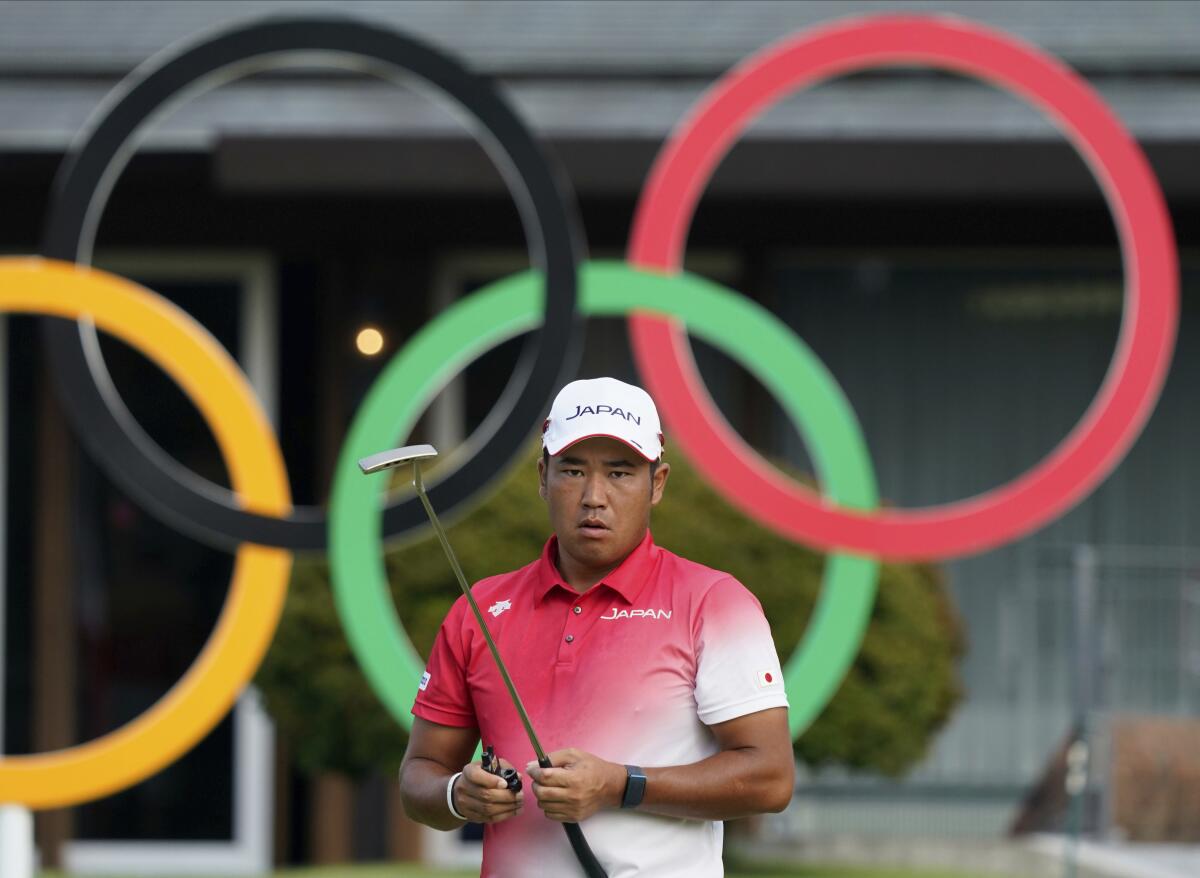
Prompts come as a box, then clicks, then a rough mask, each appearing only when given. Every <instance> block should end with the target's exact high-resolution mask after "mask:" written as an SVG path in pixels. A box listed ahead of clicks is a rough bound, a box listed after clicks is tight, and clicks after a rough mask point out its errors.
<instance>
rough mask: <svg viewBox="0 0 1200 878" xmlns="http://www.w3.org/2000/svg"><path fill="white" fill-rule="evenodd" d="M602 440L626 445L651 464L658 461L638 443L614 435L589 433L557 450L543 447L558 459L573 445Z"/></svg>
mask: <svg viewBox="0 0 1200 878" xmlns="http://www.w3.org/2000/svg"><path fill="white" fill-rule="evenodd" d="M600 438H604V439H615V440H617V441H618V442H620V443H621V444H622V445H626V446H628V447H629V448H631V449H633V450H634V451H636V452H637V453H638V456H639V457H641V458H642V459H643V460H645V461H647V462H649V463H654V461H656V460H658V458H657V457H651V456H650V455H648V454H647V453H646V452H645V451H643V450H642V449H641V448H638V446H637V443H636V442H633V441H632V440H630V439H627V438H626V437H624V436H617V435H616V434H614V433H588V434H587V435H586V436H578V437H573V438H571V439H568V440H567V441H566V442H564V443H562V445H560V446H559V447H558V448H557V449H554V448H551V447H550V446H549V445H545V444H543V445H542V447H543V448H545V449H546V450H547V451H548V452H550V456H551V457H556V456H558V455H560V454H562V453H563V452H564V451H566V450H567V449H568V448H570V447H571V446H572V445H578V444H579V443H580V442H583V441H584V440H585V439H600ZM660 456H661V453H660Z"/></svg>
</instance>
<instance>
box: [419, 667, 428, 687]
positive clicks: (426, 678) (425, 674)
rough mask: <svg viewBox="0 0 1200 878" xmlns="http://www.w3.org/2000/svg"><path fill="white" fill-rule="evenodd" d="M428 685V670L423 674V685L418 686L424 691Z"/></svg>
mask: <svg viewBox="0 0 1200 878" xmlns="http://www.w3.org/2000/svg"><path fill="white" fill-rule="evenodd" d="M428 685H429V671H426V672H425V673H423V674H422V675H421V685H420V686H418V687H417V688H418V689H420V690H421V691H422V692H424V691H425V687H427V686H428Z"/></svg>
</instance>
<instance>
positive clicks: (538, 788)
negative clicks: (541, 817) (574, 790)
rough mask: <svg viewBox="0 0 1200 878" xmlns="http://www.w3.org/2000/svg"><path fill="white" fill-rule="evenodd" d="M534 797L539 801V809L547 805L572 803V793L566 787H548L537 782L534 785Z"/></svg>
mask: <svg viewBox="0 0 1200 878" xmlns="http://www.w3.org/2000/svg"><path fill="white" fill-rule="evenodd" d="M533 795H534V796H535V797H536V798H537V800H538V807H541V806H543V805H545V804H547V803H554V802H568V801H571V798H572V797H571V791H570V790H568V789H566V788H565V787H546V786H542V785H541V784H539V783H538V782H537V781H534V783H533Z"/></svg>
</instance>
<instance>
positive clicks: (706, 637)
mask: <svg viewBox="0 0 1200 878" xmlns="http://www.w3.org/2000/svg"><path fill="white" fill-rule="evenodd" d="M693 626H694V627H693V630H694V632H695V633H694V637H695V642H696V654H697V661H696V690H695V692H696V711H697V715H698V716H699V717H700V721H701V722H703V723H704V724H705V725H710V726H711V725H716V724H717V723H722V722H726V721H727V720H731V719H736V718H737V717H739V716H745V715H746V714H750V713H757V712H758V711H760V710H766V709H767V708H771V707H787V706H788V702H787V694H786V693H785V692H784V688H783V673H782V671H781V669H780V667H779V655H778V653H777V652H776V651H775V641H774V640H773V639H772V637H771V627H770V626H769V625H768V624H767V618H766V616H764V615H763V611H762V606H761V605H760V604H759V602H758V599H757V598H756V597H754V595H753V594H751V593H750V591H749V590H748V589H747V588H746V587H745V586H744V585H742V584H741V583H740V582H738V581H737V580H736V579H733V578H732V577H730V578H727V579H723V580H721V581H720V582H718V583H716V584H715V585H714V586H713V587H712V588H711V589H709V591H708V593H707V594H706V595H705V596H704V598H703V600H702V601H701V603H700V608H699V610H698V611H697V616H696V619H695V621H694V622H693Z"/></svg>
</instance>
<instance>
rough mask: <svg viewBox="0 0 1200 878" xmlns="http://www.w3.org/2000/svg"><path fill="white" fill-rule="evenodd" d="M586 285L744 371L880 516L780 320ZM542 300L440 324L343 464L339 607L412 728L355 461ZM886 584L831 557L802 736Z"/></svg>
mask: <svg viewBox="0 0 1200 878" xmlns="http://www.w3.org/2000/svg"><path fill="white" fill-rule="evenodd" d="M580 283H581V298H580V308H581V310H582V312H583V313H584V314H589V315H593V316H598V317H599V316H603V317H622V316H625V315H626V314H627V313H629V312H630V311H633V310H637V311H643V312H651V313H654V314H659V315H662V316H665V317H670V318H676V319H680V320H682V321H683V322H684V323H685V324H686V327H687V330H688V331H689V332H690V333H692V334H694V335H695V336H697V337H698V338H701V339H703V340H704V341H706V342H708V343H709V344H711V345H713V346H714V347H717V348H719V349H720V350H722V351H724V352H725V353H726V354H727V355H728V356H730V357H731V358H733V359H735V360H737V361H738V362H739V363H741V365H742V366H743V367H744V368H746V369H747V370H748V371H749V372H750V373H751V374H753V375H754V376H755V377H756V378H757V379H758V380H759V381H761V382H762V383H763V385H764V386H765V387H766V388H767V389H768V390H770V391H771V392H772V393H774V394H775V396H776V397H777V398H778V399H779V400H780V402H781V404H782V405H783V408H784V410H785V411H786V412H787V413H788V416H789V417H790V418H791V419H792V422H793V423H794V424H795V425H796V427H797V429H798V430H799V431H800V434H801V436H803V437H804V439H805V440H806V441H807V442H808V444H809V446H810V448H811V449H812V459H813V462H814V465H815V467H816V470H817V475H818V476H819V478H820V480H821V484H822V486H823V487H824V490H825V491H826V492H827V493H828V496H829V497H830V499H831V500H834V501H836V502H837V503H839V504H841V505H844V506H849V507H853V508H857V509H861V510H871V509H874V508H876V506H877V505H878V495H877V487H876V483H875V472H874V469H873V468H872V466H871V461H870V458H869V456H868V454H867V448H866V443H865V442H864V440H863V436H862V433H861V431H860V429H859V425H858V420H857V419H856V418H855V416H854V412H853V410H852V409H851V408H850V405H849V403H848V402H847V401H846V398H845V396H844V395H843V394H842V391H841V388H840V387H839V386H838V384H837V382H836V381H835V380H834V378H833V376H832V375H830V373H829V371H828V370H827V369H826V368H825V366H824V365H823V364H822V363H821V361H820V360H819V359H817V357H816V355H814V354H813V352H812V351H811V350H810V349H809V348H808V347H807V346H806V345H805V344H804V343H803V342H802V341H801V340H800V339H799V338H798V337H797V336H796V335H795V333H793V332H792V331H791V330H790V329H788V327H786V326H785V325H784V324H783V323H781V322H780V321H779V319H778V318H776V317H775V316H774V315H773V314H771V313H770V312H769V311H767V310H765V309H763V308H762V307H761V306H759V305H757V304H756V303H754V302H752V301H750V300H749V299H745V298H743V297H741V296H737V295H733V294H731V293H730V292H729V291H728V290H726V289H725V288H723V287H721V286H719V285H717V284H714V283H712V282H710V281H707V280H704V279H702V278H699V277H696V276H695V275H689V274H679V275H674V276H665V275H659V274H652V273H649V272H646V271H641V270H638V269H635V268H632V267H631V266H629V265H628V264H627V263H624V262H616V261H604V262H590V263H587V264H586V265H584V266H582V267H581V269H580ZM541 299H542V282H541V279H540V277H539V276H538V275H537V274H536V273H534V272H533V271H526V272H523V273H521V274H517V275H513V276H511V277H508V278H505V279H503V280H499V281H496V282H495V283H492V284H489V285H488V286H486V287H484V288H483V289H481V290H480V291H478V292H476V293H474V294H473V295H471V296H470V297H468V298H466V299H463V300H462V301H460V302H458V303H457V304H455V305H454V306H453V307H451V308H449V309H448V310H446V311H445V312H443V313H442V314H440V315H439V316H438V317H437V318H436V319H434V320H433V321H431V322H430V323H428V324H427V325H426V326H425V327H423V328H422V330H421V331H420V332H419V333H417V335H416V336H414V337H413V338H412V339H411V340H410V342H409V343H408V344H407V345H406V346H405V347H404V348H403V350H401V351H400V352H399V353H398V354H397V355H396V356H395V357H394V358H393V359H392V360H391V362H389V363H388V365H387V366H386V367H385V368H384V370H383V372H382V374H381V375H380V376H379V378H378V379H377V380H376V382H375V384H374V385H373V386H372V388H371V390H370V392H369V393H368V394H367V396H366V399H365V400H364V402H363V404H362V406H361V408H360V409H359V410H358V414H357V415H356V416H355V418H354V422H353V423H352V424H351V426H350V431H349V434H348V436H347V438H346V443H345V445H343V447H342V451H341V454H340V456H339V458H338V463H337V470H336V472H335V475H334V485H333V496H332V499H331V501H330V518H329V528H330V540H329V545H330V554H329V558H330V565H331V570H332V573H333V577H332V578H333V591H334V598H335V601H336V604H337V608H338V613H339V614H340V616H341V619H342V624H343V625H344V627H345V629H346V636H347V638H348V640H349V642H350V646H351V648H352V649H353V650H354V653H355V655H356V656H357V657H358V660H359V663H360V664H361V665H362V668H363V671H364V673H365V674H366V675H367V678H368V680H370V682H371V685H372V686H373V687H374V689H375V691H376V692H377V693H378V694H379V696H380V698H381V699H382V701H383V703H384V705H385V706H386V707H387V709H388V710H389V711H390V712H391V714H392V715H393V716H394V717H395V718H396V719H397V720H398V721H399V722H400V724H401V725H402V726H404V728H406V729H407V728H411V726H412V716H411V714H410V710H411V708H412V704H413V699H414V698H415V696H416V692H417V682H418V680H419V678H420V676H421V672H422V670H423V669H424V662H423V661H422V660H421V657H420V656H419V655H418V654H417V651H416V649H415V648H414V647H413V645H412V642H411V641H410V640H409V638H408V635H407V634H406V633H405V630H404V626H403V624H402V623H401V621H400V618H399V615H398V614H397V612H396V608H395V606H394V605H393V603H392V600H391V593H390V591H389V588H388V579H387V571H386V568H385V566H384V563H383V553H382V552H381V551H380V546H379V541H380V534H381V528H382V521H381V514H382V509H383V501H384V500H385V498H384V497H383V496H382V495H381V493H380V487H379V486H380V485H381V484H382V485H386V481H376V482H371V481H368V480H367V479H364V478H362V476H361V475H360V474H359V471H358V467H357V466H356V464H355V461H357V460H358V459H359V458H361V457H365V456H366V455H368V454H371V453H373V452H376V451H378V450H379V449H380V448H384V447H388V446H390V445H396V444H398V442H399V441H400V440H402V439H403V438H406V437H407V436H408V434H409V431H410V430H411V429H412V428H413V425H414V424H416V422H417V418H418V417H420V415H421V413H422V412H423V411H424V409H425V407H426V406H427V405H428V404H429V402H430V401H431V400H432V399H433V397H434V396H436V395H437V393H438V391H440V390H441V389H442V388H443V387H444V386H445V385H446V383H447V382H449V381H450V380H451V379H453V378H454V377H455V376H456V375H457V374H458V373H459V372H460V371H461V370H462V369H463V368H464V367H465V366H466V365H467V364H468V363H470V362H472V361H473V360H474V359H475V358H476V357H478V356H479V355H481V354H483V353H484V352H486V351H488V350H490V349H491V348H493V347H495V346H496V345H498V344H500V343H501V342H503V341H506V340H508V339H510V338H513V337H514V336H516V335H519V334H520V333H522V332H527V331H529V330H531V329H534V328H535V327H536V326H537V322H538V320H539V319H540V318H541V314H542V302H541ZM447 351H450V352H452V353H450V354H449V356H447ZM878 572H879V562H878V561H877V560H876V559H874V558H868V557H862V556H855V555H846V554H840V553H838V554H832V555H831V556H830V557H829V560H828V562H827V564H826V566H825V572H824V578H823V581H822V586H821V592H820V596H819V598H818V600H817V605H816V607H815V608H814V611H813V616H812V619H811V620H810V622H809V625H808V629H807V630H806V631H805V634H804V638H803V640H802V641H801V643H800V644H799V646H798V647H797V648H796V650H795V652H794V653H793V654H792V656H791V657H790V658H789V659H788V661H787V663H786V664H785V666H784V680H785V683H786V686H787V689H788V697H789V700H790V701H791V705H792V706H791V710H790V726H791V731H792V736H793V737H798V736H799V735H800V733H801V732H803V731H804V730H805V729H806V728H807V727H808V726H809V724H810V723H811V722H812V721H813V720H814V719H815V718H816V717H817V715H818V714H819V713H820V711H821V710H822V708H824V707H825V705H826V704H827V703H828V702H829V700H830V698H832V697H833V694H834V692H835V691H836V690H837V687H838V685H839V684H840V683H841V681H842V678H843V676H844V675H845V673H846V671H847V669H848V668H849V667H850V663H851V662H852V661H853V660H854V656H855V655H856V654H857V652H858V648H859V645H860V644H861V642H862V638H863V635H864V634H865V632H866V626H867V620H868V619H869V617H870V614H871V607H872V604H873V603H874V599H875V586H876V581H877V578H878Z"/></svg>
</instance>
